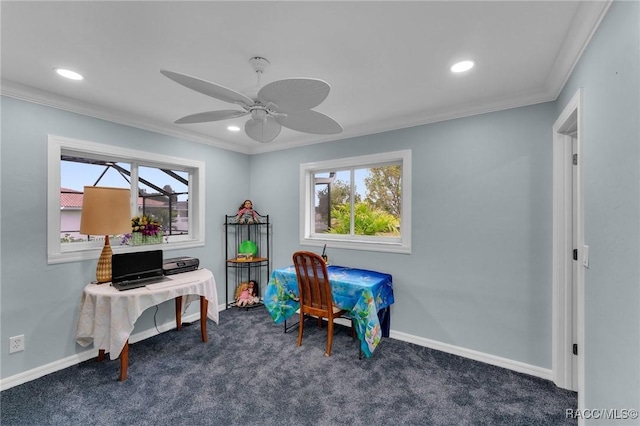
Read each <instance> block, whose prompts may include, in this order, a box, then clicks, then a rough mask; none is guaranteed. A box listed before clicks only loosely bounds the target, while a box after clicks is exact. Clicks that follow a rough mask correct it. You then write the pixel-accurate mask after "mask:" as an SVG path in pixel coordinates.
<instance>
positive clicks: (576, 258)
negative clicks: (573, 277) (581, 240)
mask: <svg viewBox="0 0 640 426" xmlns="http://www.w3.org/2000/svg"><path fill="white" fill-rule="evenodd" d="M573 260H578V249H573Z"/></svg>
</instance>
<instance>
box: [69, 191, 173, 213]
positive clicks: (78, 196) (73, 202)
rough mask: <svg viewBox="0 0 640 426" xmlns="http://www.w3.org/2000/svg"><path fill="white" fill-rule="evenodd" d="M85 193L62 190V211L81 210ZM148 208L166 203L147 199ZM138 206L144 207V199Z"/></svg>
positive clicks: (139, 201)
mask: <svg viewBox="0 0 640 426" xmlns="http://www.w3.org/2000/svg"><path fill="white" fill-rule="evenodd" d="M83 197H84V193H82V192H80V191H76V190H75V189H69V188H60V208H61V209H80V208H82V198H83ZM146 205H147V207H162V206H166V203H164V202H163V201H160V200H154V199H151V198H150V199H147V202H146ZM138 206H142V197H138Z"/></svg>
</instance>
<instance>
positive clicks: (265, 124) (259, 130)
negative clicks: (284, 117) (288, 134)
mask: <svg viewBox="0 0 640 426" xmlns="http://www.w3.org/2000/svg"><path fill="white" fill-rule="evenodd" d="M280 130H282V126H280V124H278V123H277V122H276V120H275V119H274V118H273V117H265V119H264V120H263V119H260V118H258V119H255V118H252V119H250V120H247V122H246V123H245V124H244V131H245V132H247V136H249V137H250V138H251V139H253V140H254V141H258V142H261V143H267V142H271V141H272V140H274V139H275V138H276V136H278V135H279V134H280Z"/></svg>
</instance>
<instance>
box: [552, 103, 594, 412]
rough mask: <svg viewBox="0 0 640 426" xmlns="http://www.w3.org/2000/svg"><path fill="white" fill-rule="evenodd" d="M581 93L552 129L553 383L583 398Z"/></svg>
mask: <svg viewBox="0 0 640 426" xmlns="http://www.w3.org/2000/svg"><path fill="white" fill-rule="evenodd" d="M581 100H582V91H581V90H578V92H577V93H576V94H575V95H574V96H573V98H572V99H571V101H570V102H569V103H568V104H567V106H566V107H565V108H564V110H563V111H562V113H561V114H560V116H559V117H558V119H557V120H556V122H555V123H554V125H553V344H552V351H553V356H552V371H553V381H554V382H555V384H556V385H557V386H559V387H561V388H565V389H570V390H573V391H577V392H578V406H579V407H583V406H584V404H583V402H584V401H583V400H582V395H584V392H582V390H583V389H584V352H583V350H582V349H583V347H584V268H585V267H586V266H588V251H587V247H586V246H585V245H584V204H583V197H582V194H583V186H582V173H583V161H582V160H583V159H582V152H581V146H582V144H581V137H582V117H581Z"/></svg>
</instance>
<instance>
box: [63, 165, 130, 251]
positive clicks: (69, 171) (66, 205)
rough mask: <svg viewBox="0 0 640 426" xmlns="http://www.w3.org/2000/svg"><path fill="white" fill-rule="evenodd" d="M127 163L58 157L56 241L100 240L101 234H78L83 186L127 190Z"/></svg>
mask: <svg viewBox="0 0 640 426" xmlns="http://www.w3.org/2000/svg"><path fill="white" fill-rule="evenodd" d="M130 170H131V167H130V165H129V164H127V163H120V162H112V161H105V160H100V159H96V158H87V157H77V156H70V155H62V156H61V158H60V183H61V185H60V186H61V187H60V242H61V243H63V244H66V243H74V242H80V241H88V240H91V241H93V240H103V239H104V235H97V236H93V235H91V236H87V235H81V234H80V232H79V230H80V216H81V215H82V197H83V191H84V187H85V186H110V187H114V188H127V189H128V188H130V184H129V179H130V178H129V175H130Z"/></svg>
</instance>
